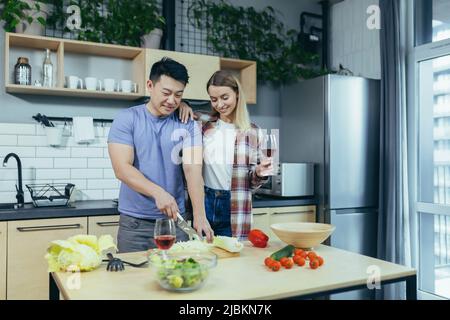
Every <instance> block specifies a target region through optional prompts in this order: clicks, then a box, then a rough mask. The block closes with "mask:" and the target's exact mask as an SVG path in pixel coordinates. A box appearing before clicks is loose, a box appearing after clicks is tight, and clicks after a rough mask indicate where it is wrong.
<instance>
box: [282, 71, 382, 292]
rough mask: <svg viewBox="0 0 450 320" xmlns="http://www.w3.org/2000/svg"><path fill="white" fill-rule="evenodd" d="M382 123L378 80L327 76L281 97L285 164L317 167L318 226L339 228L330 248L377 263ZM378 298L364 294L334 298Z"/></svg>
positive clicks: (286, 90) (286, 89) (297, 86)
mask: <svg viewBox="0 0 450 320" xmlns="http://www.w3.org/2000/svg"><path fill="white" fill-rule="evenodd" d="M379 123H380V82H379V81H377V80H369V79H364V78H359V77H349V76H339V75H327V76H322V77H318V78H315V79H312V80H307V81H303V82H300V83H297V84H295V85H292V86H289V87H284V88H283V89H282V91H281V128H280V159H281V161H282V162H313V163H315V193H316V195H317V196H318V198H319V205H318V210H317V222H323V223H331V224H333V225H335V226H336V230H335V232H334V233H333V235H332V236H331V238H330V240H329V242H328V243H327V244H329V245H331V246H333V247H337V248H342V249H345V250H349V251H353V252H357V253H361V254H363V255H367V256H372V257H375V256H376V252H377V247H376V243H377V224H378V186H379V177H378V172H379V132H380V125H379ZM349 263H351V261H349ZM373 294H374V293H373V291H368V290H363V291H361V290H360V291H358V292H351V293H349V294H339V295H333V296H332V298H336V299H358V298H359V299H361V298H362V299H370V298H372V297H373Z"/></svg>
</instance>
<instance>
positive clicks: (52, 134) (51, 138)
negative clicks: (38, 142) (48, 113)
mask: <svg viewBox="0 0 450 320" xmlns="http://www.w3.org/2000/svg"><path fill="white" fill-rule="evenodd" d="M44 130H45V134H46V135H47V144H48V145H49V146H52V147H57V146H60V145H61V142H62V128H58V127H45V128H44Z"/></svg>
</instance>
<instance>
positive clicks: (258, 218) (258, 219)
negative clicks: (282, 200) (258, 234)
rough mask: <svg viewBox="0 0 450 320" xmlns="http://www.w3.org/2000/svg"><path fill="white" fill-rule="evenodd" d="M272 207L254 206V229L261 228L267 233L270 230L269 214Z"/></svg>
mask: <svg viewBox="0 0 450 320" xmlns="http://www.w3.org/2000/svg"><path fill="white" fill-rule="evenodd" d="M270 210H271V208H253V209H252V215H253V223H252V229H259V230H261V231H263V232H264V233H265V234H268V233H269V232H270V224H269V215H270Z"/></svg>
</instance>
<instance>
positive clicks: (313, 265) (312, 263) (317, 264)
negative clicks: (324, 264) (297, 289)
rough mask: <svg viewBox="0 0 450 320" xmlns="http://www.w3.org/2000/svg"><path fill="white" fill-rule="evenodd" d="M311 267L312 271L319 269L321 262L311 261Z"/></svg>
mask: <svg viewBox="0 0 450 320" xmlns="http://www.w3.org/2000/svg"><path fill="white" fill-rule="evenodd" d="M309 267H310V268H311V269H317V268H318V267H319V261H318V260H317V259H313V260H310V261H309Z"/></svg>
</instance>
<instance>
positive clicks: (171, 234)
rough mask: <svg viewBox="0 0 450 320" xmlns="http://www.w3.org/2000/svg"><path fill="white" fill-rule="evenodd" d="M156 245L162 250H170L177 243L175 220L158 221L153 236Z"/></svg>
mask: <svg viewBox="0 0 450 320" xmlns="http://www.w3.org/2000/svg"><path fill="white" fill-rule="evenodd" d="M153 238H154V239H155V244H156V246H157V247H158V249H160V250H168V249H170V247H172V245H173V244H174V242H175V239H176V227H175V222H174V221H173V219H168V218H162V219H157V220H156V224H155V230H154V234H153Z"/></svg>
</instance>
